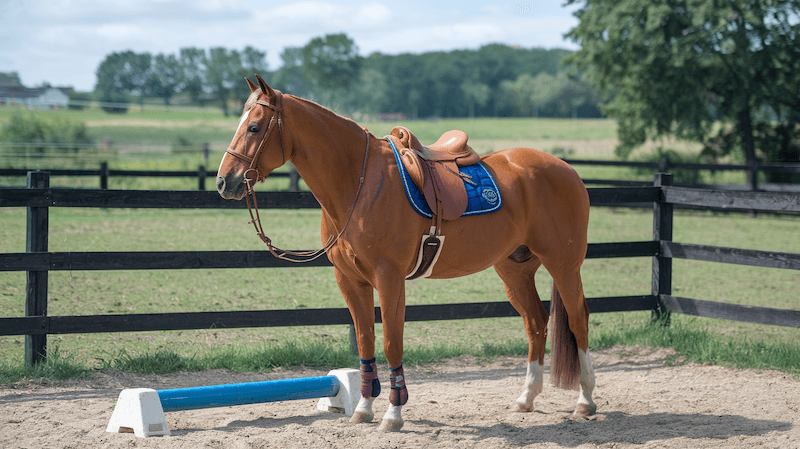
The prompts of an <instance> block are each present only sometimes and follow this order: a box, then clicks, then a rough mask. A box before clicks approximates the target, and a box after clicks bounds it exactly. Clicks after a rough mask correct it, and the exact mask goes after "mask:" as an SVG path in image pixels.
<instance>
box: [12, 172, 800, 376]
mask: <svg viewBox="0 0 800 449" xmlns="http://www.w3.org/2000/svg"><path fill="white" fill-rule="evenodd" d="M49 176H50V174H49V173H47V172H32V173H29V174H28V188H24V189H22V188H20V189H0V207H20V208H22V207H24V208H27V246H26V252H25V253H13V254H0V271H26V272H27V295H26V303H25V316H24V317H5V318H0V335H25V336H26V343H25V349H26V352H25V360H26V363H29V364H33V363H36V362H38V361H41V360H42V359H43V358H44V357H46V343H47V335H48V334H70V333H96V332H134V331H153V330H179V329H208V328H212V327H216V328H244V327H269V326H308V325H330V324H351V322H352V321H351V318H350V314H349V312H348V311H347V309H346V308H326V309H299V310H259V311H241V312H233V311H231V312H225V311H222V312H190V313H158V314H129V315H88V316H47V275H48V273H49V272H50V271H57V270H137V269H143V270H156V269H157V270H161V269H192V268H205V269H208V268H270V267H289V266H291V267H298V265H297V264H291V263H288V262H284V261H281V260H279V259H276V258H274V257H273V256H272V255H271V254H270V253H269V252H267V251H182V252H68V253H65V252H49V251H48V245H47V239H48V232H49V231H48V216H49V215H48V210H49V208H51V207H99V208H170V209H179V208H198V209H202V208H244V207H245V205H244V203H243V202H242V201H239V202H237V201H228V200H223V199H221V198H220V196H219V195H218V194H217V193H216V192H205V191H189V192H186V191H120V190H93V189H92V190H78V189H54V188H49ZM671 184H672V176H671V175H668V174H657V175H656V178H655V183H654V185H653V186H651V187H621V188H590V189H589V198H590V201H591V204H592V206H593V207H598V206H612V207H617V206H621V205H627V204H634V203H636V204H641V203H651V204H653V210H654V220H653V240H649V241H642V242H621V243H599V244H590V245H589V248H588V252H587V258H614V257H651V258H652V261H653V262H652V264H653V276H652V288H651V291H650V293H649V294H645V295H633V296H621V297H603V298H588V299H587V302H588V304H589V309H590V310H591V312H593V313H603V312H619V311H634V310H652V311H653V312H654V313H656V314H660V313H664V312H678V313H685V314H690V315H698V316H704V317H713V318H724V319H728V320H735V321H747V322H754V323H761V324H772V325H780V326H791V327H800V311H797V310H781V309H771V308H764V307H752V306H742V305H735V304H723V303H717V302H711V301H703V300H698V299H691V298H681V297H677V296H673V295H672V288H671V282H672V259H675V258H679V259H692V260H702V261H709V262H722V263H733V264H740V265H750V266H759V267H771V268H784V269H792V270H800V254H793V253H781V252H771V251H756V250H746V249H737V248H726V247H717V246H706V245H694V244H684V243H678V242H673V241H672V219H673V214H672V212H673V206H679V207H681V206H694V207H698V206H699V207H710V208H717V209H729V210H747V211H750V210H762V211H772V212H792V213H796V212H800V195H797V194H791V193H766V192H734V191H718V190H698V189H689V188H683V187H674V186H672V185H671ZM257 196H258V204H259V206H261V207H263V208H290V209H291V208H318V207H319V204H318V203H317V201H316V200H315V199H314V197H313V196H312V195H311V194H310V193H309V192H260V193H258V194H257ZM329 265H330V263H329V262H328V261H327V259H324V258H320V259H317V260H316V261H315V262H312V263H310V264H305V265H300V266H329ZM545 306H546V307H549V302H547V301H545ZM510 316H517V312H516V311H515V310H514V308H513V307H511V305H510V304H509V303H508V302H505V301H503V302H482V303H462V304H440V305H410V306H407V308H406V320H407V321H434V320H455V319H471V318H489V317H510ZM375 318H376V321H377V322H380V319H381V316H380V309H379V308H378V307H376V308H375Z"/></svg>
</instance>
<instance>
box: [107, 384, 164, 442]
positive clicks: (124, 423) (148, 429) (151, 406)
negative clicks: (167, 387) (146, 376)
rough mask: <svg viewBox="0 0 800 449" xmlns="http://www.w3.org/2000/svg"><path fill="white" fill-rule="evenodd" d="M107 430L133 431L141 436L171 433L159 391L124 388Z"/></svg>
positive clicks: (118, 431) (117, 431) (116, 431)
mask: <svg viewBox="0 0 800 449" xmlns="http://www.w3.org/2000/svg"><path fill="white" fill-rule="evenodd" d="M106 432H115V433H133V434H135V435H136V436H137V437H140V438H145V437H150V436H163V435H170V432H169V427H167V420H166V419H165V418H164V411H163V410H162V409H161V400H160V399H159V398H158V392H157V391H156V390H152V389H150V388H128V389H125V390H122V392H121V393H120V394H119V399H118V400H117V405H116V407H114V413H113V414H112V415H111V421H109V423H108V427H106Z"/></svg>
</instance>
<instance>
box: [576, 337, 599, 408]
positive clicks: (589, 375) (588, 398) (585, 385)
mask: <svg viewBox="0 0 800 449" xmlns="http://www.w3.org/2000/svg"><path fill="white" fill-rule="evenodd" d="M578 361H579V362H580V364H581V375H580V378H579V381H580V384H581V394H580V396H579V397H578V407H577V408H576V409H575V414H579V415H583V416H586V415H591V414H593V413H594V412H595V411H596V410H597V406H596V405H595V403H594V401H593V400H592V391H594V370H593V369H592V359H591V358H590V357H589V354H587V353H585V352H584V351H583V349H578Z"/></svg>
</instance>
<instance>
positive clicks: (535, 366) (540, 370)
mask: <svg viewBox="0 0 800 449" xmlns="http://www.w3.org/2000/svg"><path fill="white" fill-rule="evenodd" d="M543 385H544V367H543V366H542V365H541V364H540V363H539V361H538V360H535V361H533V362H530V363H528V373H527V374H526V375H525V389H524V390H523V391H522V394H521V395H520V397H519V398H517V411H520V412H532V411H533V400H534V399H535V398H536V396H538V395H539V393H541V392H542V388H543Z"/></svg>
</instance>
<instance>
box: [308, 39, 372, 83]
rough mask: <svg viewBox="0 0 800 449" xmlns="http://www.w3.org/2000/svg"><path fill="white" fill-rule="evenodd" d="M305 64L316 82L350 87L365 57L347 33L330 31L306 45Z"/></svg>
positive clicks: (309, 74)
mask: <svg viewBox="0 0 800 449" xmlns="http://www.w3.org/2000/svg"><path fill="white" fill-rule="evenodd" d="M302 53H303V68H304V69H305V71H306V73H307V74H308V76H309V77H310V78H311V80H312V82H313V83H314V85H316V86H320V87H321V88H324V89H331V88H347V87H349V86H350V83H351V82H352V81H353V80H355V79H356V78H357V77H358V73H359V70H360V68H361V63H362V58H361V56H359V55H358V46H356V44H355V42H354V41H353V40H352V39H350V38H349V37H347V35H346V34H344V33H340V34H328V35H326V36H325V37H317V38H314V39H312V40H311V41H310V42H309V43H308V44H306V45H305V46H304V47H303V50H302Z"/></svg>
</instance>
